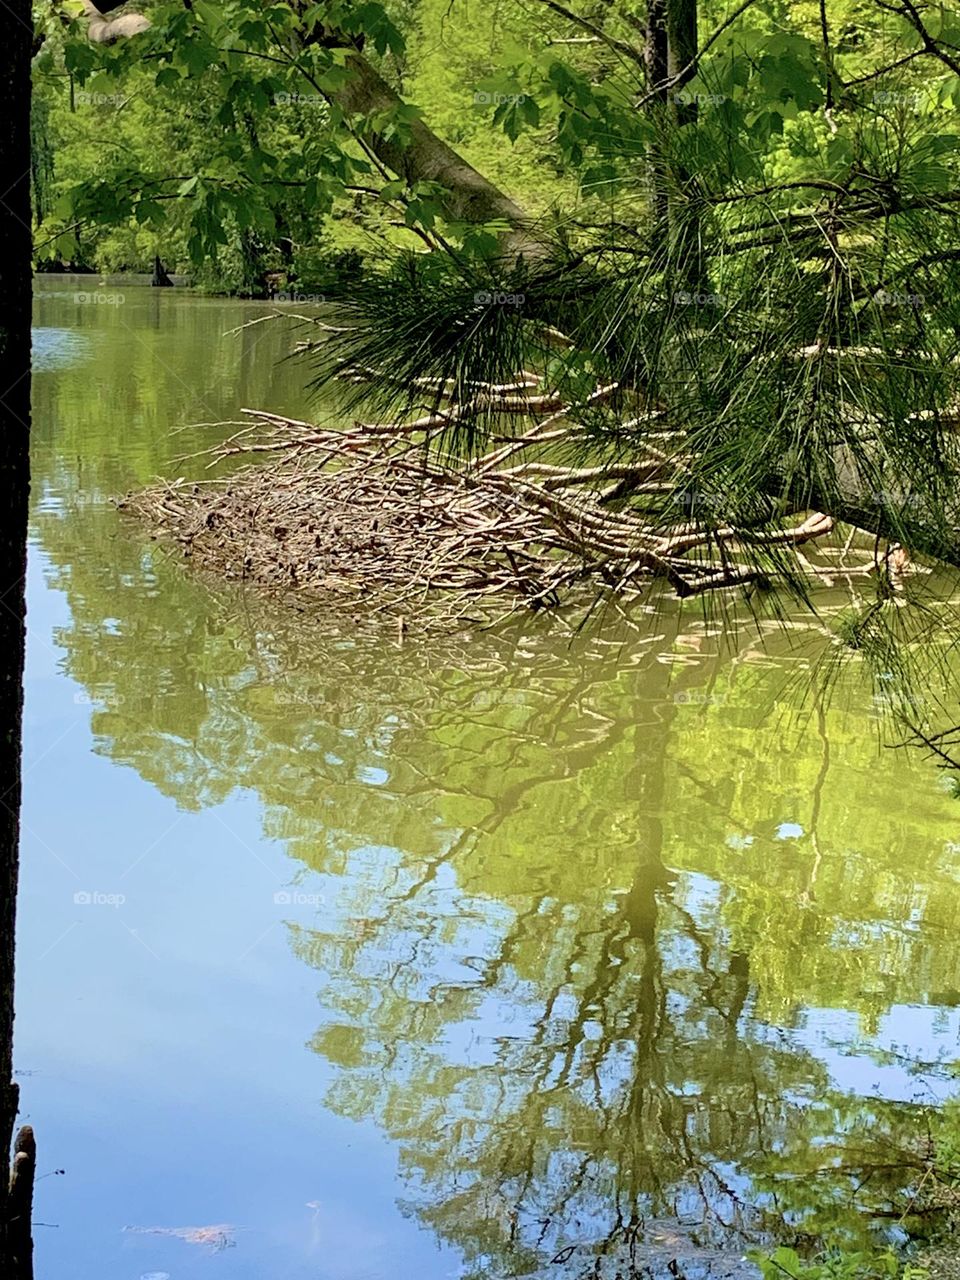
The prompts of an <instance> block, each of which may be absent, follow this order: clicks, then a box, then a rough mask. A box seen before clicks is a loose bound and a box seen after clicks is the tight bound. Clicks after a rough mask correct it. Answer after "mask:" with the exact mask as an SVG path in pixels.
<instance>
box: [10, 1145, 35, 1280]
mask: <svg viewBox="0 0 960 1280" xmlns="http://www.w3.org/2000/svg"><path fill="white" fill-rule="evenodd" d="M36 1174H37V1144H36V1142H35V1140H34V1137H33V1129H32V1128H31V1127H30V1125H28V1124H25V1125H24V1126H23V1128H22V1129H21V1130H20V1132H19V1133H18V1134H17V1145H16V1148H15V1150H14V1155H13V1169H12V1170H11V1173H10V1196H9V1208H8V1211H7V1223H8V1226H7V1240H8V1244H9V1254H10V1257H9V1262H8V1267H9V1272H8V1274H9V1275H10V1277H11V1280H33V1226H32V1222H33V1184H34V1180H35V1178H36Z"/></svg>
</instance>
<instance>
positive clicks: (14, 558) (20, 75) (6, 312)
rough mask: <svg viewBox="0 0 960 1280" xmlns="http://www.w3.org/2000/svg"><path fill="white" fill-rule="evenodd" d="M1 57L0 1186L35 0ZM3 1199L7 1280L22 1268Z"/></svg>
mask: <svg viewBox="0 0 960 1280" xmlns="http://www.w3.org/2000/svg"><path fill="white" fill-rule="evenodd" d="M3 27H4V39H3V46H2V51H0V174H3V183H2V186H3V187H4V188H5V190H4V191H3V193H2V194H0V1090H2V1100H3V1105H2V1129H0V1152H2V1156H0V1160H2V1167H0V1188H3V1189H4V1192H6V1188H7V1186H8V1184H9V1166H10V1145H11V1141H12V1138H13V1126H14V1122H15V1120H16V1115H17V1102H18V1098H17V1086H16V1085H15V1084H14V1081H13V978H14V938H15V925H16V900H17V873H18V867H19V841H20V746H21V725H22V718H23V660H24V630H25V627H24V622H25V611H26V606H25V600H24V576H25V573H26V564H27V496H28V491H29V484H30V455H29V447H30V301H31V285H32V281H31V267H30V256H31V243H30V239H31V237H30V216H31V214H30V58H31V52H32V47H33V16H32V13H31V6H30V0H6V13H5V15H4V20H3ZM6 1201H7V1198H6V1195H5V1196H4V1210H5V1212H4V1214H3V1231H2V1234H0V1248H2V1259H0V1261H2V1263H3V1265H2V1268H0V1270H2V1274H3V1275H4V1276H5V1277H7V1276H9V1277H11V1280H22V1277H24V1276H26V1275H29V1272H26V1271H24V1270H23V1269H22V1268H20V1269H18V1270H14V1265H15V1264H14V1262H13V1260H12V1257H11V1249H10V1244H9V1233H8V1230H7V1222H8V1218H9V1212H8V1205H7V1202H6Z"/></svg>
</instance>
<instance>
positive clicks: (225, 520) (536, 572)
mask: <svg viewBox="0 0 960 1280" xmlns="http://www.w3.org/2000/svg"><path fill="white" fill-rule="evenodd" d="M605 390H606V389H603V388H601V389H599V395H600V396H602V395H603V393H604V391H605ZM589 399H593V397H591V398H589ZM454 407H455V406H454ZM451 412H452V410H451ZM243 414H244V417H245V418H249V419H251V422H252V425H253V426H254V427H255V428H256V429H255V430H254V431H253V432H252V433H251V431H250V429H249V427H246V426H245V427H243V428H241V429H240V430H239V431H234V432H233V433H232V434H231V435H230V436H228V437H227V438H226V439H225V440H224V441H223V442H222V443H220V444H218V445H216V446H214V448H212V449H211V450H210V451H209V452H208V455H207V456H208V457H209V458H210V460H211V464H214V463H217V462H221V461H225V460H227V459H233V458H235V457H236V456H237V455H245V454H249V455H251V456H252V457H260V456H261V455H263V454H266V453H270V452H273V453H274V454H275V460H274V462H273V463H267V464H266V465H264V464H262V463H260V464H258V465H255V466H251V467H248V468H246V469H245V470H242V471H240V472H239V473H237V474H235V475H233V476H232V477H231V478H230V479H229V481H224V482H220V483H215V484H208V485H197V484H189V483H187V482H183V481H181V482H178V483H175V484H168V485H161V486H158V487H155V488H153V489H150V490H148V491H146V492H144V493H140V494H136V495H133V496H131V497H129V498H127V499H126V500H125V501H124V502H123V503H122V504H121V506H122V507H123V508H125V509H126V510H128V511H131V512H133V513H135V514H137V515H139V516H141V517H143V518H145V519H147V520H148V521H149V522H150V523H151V525H152V526H153V527H154V528H155V529H156V530H157V532H158V534H159V535H160V536H163V537H164V538H165V539H167V540H168V541H173V542H175V543H176V544H177V545H178V546H179V547H180V549H181V551H182V554H183V555H184V556H186V557H188V558H190V559H191V560H193V561H194V562H195V563H197V564H199V565H201V566H203V567H206V568H209V569H213V570H215V571H216V572H218V573H219V574H221V575H223V576H225V577H227V578H231V579H235V580H242V581H251V582H255V583H257V584H259V585H262V586H265V587H268V588H271V589H279V590H282V591H288V590H293V589H295V590H298V591H301V590H307V591H313V592H315V593H317V594H319V595H323V596H326V597H330V598H333V599H338V600H346V601H348V602H350V603H351V604H352V603H359V602H361V601H364V600H366V601H368V602H371V603H373V604H374V605H375V607H376V608H377V609H378V610H379V609H387V610H393V611H395V612H398V613H406V612H408V611H411V610H413V609H417V610H422V609H423V608H424V607H425V604H424V602H428V603H427V605H426V607H427V608H428V610H430V609H433V608H434V606H437V605H439V612H440V613H443V612H447V613H448V614H449V612H450V610H451V609H452V607H453V603H454V602H455V604H456V608H457V609H458V610H459V611H460V612H462V611H463V609H464V608H465V607H472V606H477V607H478V608H480V607H481V606H482V612H484V613H485V614H487V613H489V611H490V609H491V608H493V609H497V610H500V611H501V612H502V611H503V609H504V608H507V609H508V610H512V609H513V608H516V607H517V606H518V605H523V606H526V607H529V608H532V609H541V608H545V607H548V606H555V605H558V604H560V603H563V602H564V601H565V600H570V599H571V598H572V596H573V594H574V593H575V592H576V591H578V590H587V591H588V592H589V593H591V594H592V595H593V597H594V598H595V596H596V592H597V591H598V590H612V591H614V592H617V593H621V594H622V593H626V592H628V591H630V592H636V591H642V590H645V589H646V588H648V587H650V586H651V585H652V584H654V583H656V582H658V581H659V582H660V583H663V584H666V585H667V586H668V587H669V588H670V589H671V590H672V591H673V592H674V594H675V595H677V596H678V597H686V596H692V595H699V594H703V593H704V592H711V591H722V590H731V589H740V588H743V587H744V586H747V585H749V584H751V583H756V582H758V581H763V580H765V579H766V578H767V577H768V576H769V574H768V572H767V571H764V570H762V569H760V568H759V567H758V565H757V563H756V553H757V550H758V548H762V547H775V546H799V545H800V544H803V543H810V542H814V541H816V540H818V539H821V538H825V537H827V536H829V535H830V534H831V533H832V532H833V528H834V523H833V520H832V519H831V518H830V517H829V516H827V515H824V514H822V513H819V512H815V513H813V514H812V515H809V516H808V517H807V518H806V519H804V520H802V521H801V522H800V523H799V524H795V525H793V526H791V527H788V528H784V529H777V530H765V531H762V532H758V531H752V530H749V529H739V528H737V527H735V526H733V525H724V526H723V527H721V528H719V529H716V528H713V529H711V528H710V527H708V526H706V525H701V524H699V523H697V522H696V521H693V522H691V521H690V520H688V519H685V520H684V521H683V522H680V523H676V522H673V523H671V524H670V526H669V527H663V525H662V521H661V523H660V524H657V523H656V522H655V521H654V520H653V519H652V517H651V514H650V511H649V510H647V509H645V508H644V506H643V502H644V500H645V499H648V498H657V497H662V495H663V493H664V492H665V491H668V490H669V489H671V488H672V487H674V486H677V485H679V484H682V483H683V482H684V475H685V468H686V463H687V461H688V459H687V458H686V457H685V455H682V454H680V455H678V456H677V458H674V459H671V458H669V457H668V456H666V455H665V454H664V453H663V452H662V451H661V450H660V449H658V448H657V447H656V446H655V445H652V446H651V447H650V450H649V453H648V455H647V456H646V457H640V458H638V459H637V460H636V461H632V462H630V463H629V464H627V463H620V464H616V463H613V464H610V465H607V466H603V465H599V464H598V465H592V466H577V465H574V466H570V465H565V464H564V463H563V461H562V458H563V457H565V456H567V457H569V456H570V455H571V454H579V455H580V456H582V454H583V452H584V448H585V443H586V441H585V437H584V436H583V431H584V428H583V427H582V426H581V425H580V424H579V423H578V422H577V420H576V416H575V413H574V411H573V410H572V409H570V408H565V409H563V410H562V411H558V412H557V413H555V414H552V415H551V416H550V417H549V418H548V419H546V420H545V421H542V422H539V423H537V424H535V425H534V426H533V427H532V428H531V429H530V430H528V431H527V432H525V433H523V434H522V435H521V436H518V437H515V438H511V439H509V441H508V443H507V444H505V445H501V444H499V443H498V444H495V445H494V447H493V448H492V449H490V450H489V451H488V453H487V454H486V455H484V456H481V457H480V458H479V459H472V460H469V459H467V460H465V459H462V458H459V457H456V456H454V455H451V454H448V453H445V452H443V451H442V450H441V449H440V448H439V447H438V445H437V443H436V438H437V432H438V431H442V430H443V429H445V428H446V427H447V426H448V425H449V414H448V413H447V412H446V411H443V412H441V413H434V414H430V415H427V416H426V417H424V418H420V419H416V420H414V421H413V422H411V423H392V424H386V425H384V424H363V423H356V424H354V425H353V426H352V427H348V428H340V427H325V426H321V425H318V424H316V423H311V422H305V421H302V420H298V419H294V418H285V417H282V416H281V415H278V414H271V413H264V412H258V411H253V410H244V411H243ZM527 452H531V453H533V455H534V456H533V457H521V458H520V459H519V460H517V455H518V453H520V454H521V455H523V454H525V453H527ZM508 463H509V465H504V464H508ZM611 481H613V482H615V485H616V486H618V487H619V486H624V485H626V486H629V488H628V489H627V490H626V491H627V492H628V493H629V494H631V495H632V496H631V498H630V500H628V501H624V502H623V503H621V504H618V509H614V508H613V507H611V506H610V505H607V503H606V499H607V496H608V495H609V492H610V482H611ZM717 552H719V558H718V559H715V558H713V556H714V553H717ZM744 553H746V554H744ZM822 571H823V570H822V566H811V567H810V571H809V575H808V576H810V577H811V579H814V580H820V579H819V578H818V575H819V574H821V573H822ZM801 572H802V571H801ZM591 584H592V585H591ZM441 601H442V602H441Z"/></svg>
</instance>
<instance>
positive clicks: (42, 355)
mask: <svg viewBox="0 0 960 1280" xmlns="http://www.w3.org/2000/svg"><path fill="white" fill-rule="evenodd" d="M90 349H91V344H90V339H89V338H87V337H85V336H84V335H83V334H81V333H76V332H75V331H74V330H73V329H54V328H43V327H37V328H35V329H34V330H33V370H34V372H35V373H45V372H48V371H50V370H54V369H69V368H70V367H71V366H72V365H76V364H82V363H83V361H84V360H87V359H89V356H90Z"/></svg>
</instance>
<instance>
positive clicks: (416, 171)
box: [329, 53, 547, 257]
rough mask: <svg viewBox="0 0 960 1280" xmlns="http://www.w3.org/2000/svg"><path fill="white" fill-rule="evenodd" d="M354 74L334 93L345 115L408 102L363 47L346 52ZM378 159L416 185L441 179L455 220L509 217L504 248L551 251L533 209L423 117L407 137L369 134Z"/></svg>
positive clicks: (523, 253) (528, 253)
mask: <svg viewBox="0 0 960 1280" xmlns="http://www.w3.org/2000/svg"><path fill="white" fill-rule="evenodd" d="M346 65H347V68H348V69H349V71H350V73H351V74H350V79H349V80H348V81H347V82H346V83H345V84H344V86H343V88H341V89H338V90H336V91H335V92H332V93H330V94H329V98H330V101H331V102H333V103H334V104H335V105H336V106H338V107H339V108H340V110H341V111H342V112H343V113H344V115H346V116H348V117H352V116H370V115H375V114H377V113H378V112H381V111H391V110H393V109H395V108H396V107H398V106H402V105H403V99H402V98H401V97H400V95H399V94H398V93H397V92H396V90H394V89H393V88H391V86H390V85H389V84H388V83H387V81H386V80H384V78H383V76H382V75H380V73H379V71H377V70H376V69H375V68H374V67H373V66H371V64H370V63H369V62H368V61H367V59H366V58H365V57H364V56H363V54H362V53H351V54H350V55H349V57H348V58H347V64H346ZM366 141H367V143H368V145H369V147H370V149H371V151H372V152H373V153H374V155H375V156H376V157H377V159H378V160H379V161H380V162H381V164H383V165H384V166H385V167H386V168H387V169H389V170H390V171H391V172H392V173H394V174H396V175H397V177H398V178H402V179H403V180H404V181H405V182H407V183H410V184H411V185H412V184H413V183H415V182H436V183H438V184H439V185H440V186H441V187H443V188H444V190H445V191H446V192H447V199H446V201H445V202H444V203H445V208H444V212H445V214H446V216H447V217H448V218H449V219H450V220H451V221H455V222H480V223H482V222H496V221H500V222H506V223H507V224H508V225H509V226H510V227H512V228H513V230H512V231H511V232H510V233H509V234H508V235H507V236H506V237H505V243H504V248H505V249H506V250H507V251H508V252H510V253H513V254H517V255H519V256H530V257H542V256H543V255H544V254H545V253H546V252H547V241H546V237H545V236H543V235H541V234H538V232H537V229H536V228H535V227H534V226H533V225H532V222H531V219H530V217H529V215H528V214H526V213H525V212H524V210H523V209H522V208H521V207H520V205H518V204H517V203H516V201H515V200H512V199H511V198H510V196H508V195H505V194H504V192H502V191H501V190H500V189H499V187H495V186H494V185H493V183H492V182H490V181H489V179H487V178H485V177H484V176H483V174H482V173H479V172H478V171H477V170H476V169H474V167H473V165H471V164H468V162H467V161H466V160H464V159H463V157H462V156H460V155H458V154H457V152H456V151H454V149H453V148H452V147H451V146H448V144H447V143H446V142H444V141H443V139H442V138H439V137H438V136H437V135H436V134H435V133H434V132H433V131H432V130H431V129H429V128H428V127H427V125H425V124H424V123H423V121H422V120H414V121H412V122H411V124H410V135H409V139H408V140H407V141H406V142H405V143H400V142H398V141H397V140H396V139H395V138H394V139H390V138H384V137H382V136H381V135H378V134H374V135H372V136H370V137H368V138H367V139H366Z"/></svg>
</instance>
